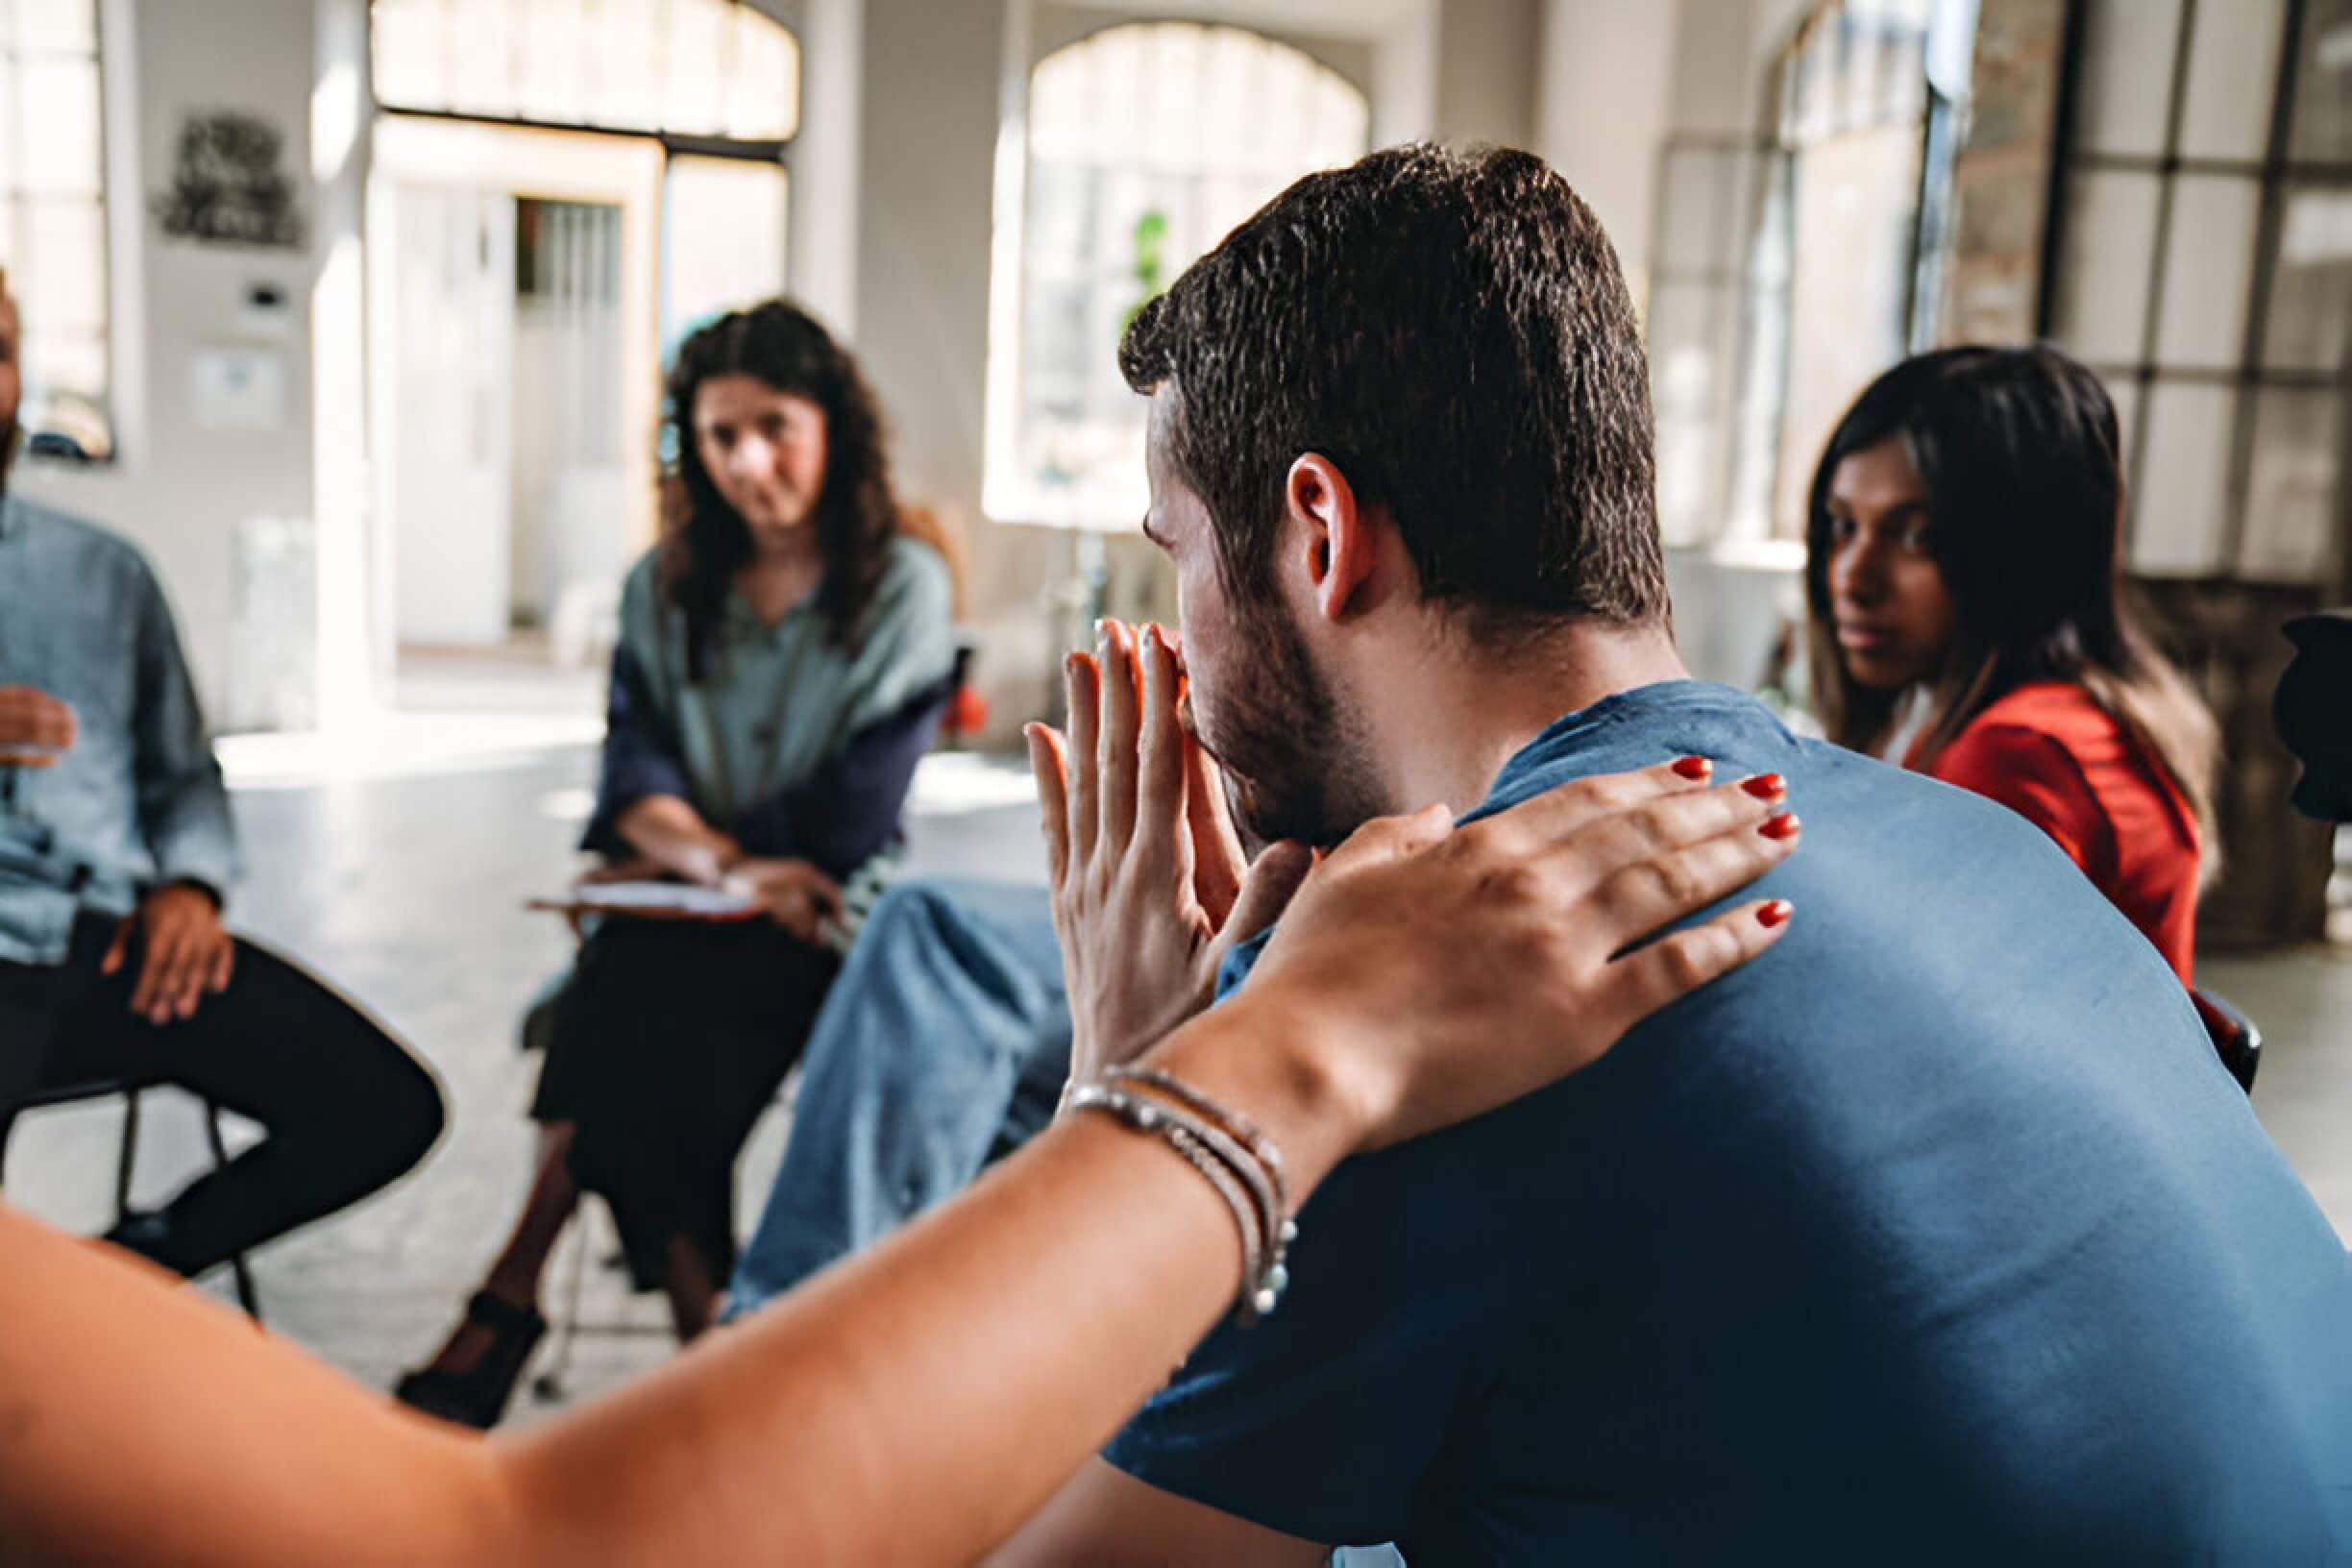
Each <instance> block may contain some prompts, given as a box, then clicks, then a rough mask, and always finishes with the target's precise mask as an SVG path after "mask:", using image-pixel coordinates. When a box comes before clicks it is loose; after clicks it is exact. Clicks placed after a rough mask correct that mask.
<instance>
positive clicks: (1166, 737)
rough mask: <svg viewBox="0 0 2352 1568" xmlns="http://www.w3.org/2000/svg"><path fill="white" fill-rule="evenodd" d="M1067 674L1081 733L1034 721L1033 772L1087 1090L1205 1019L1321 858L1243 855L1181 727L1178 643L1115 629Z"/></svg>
mask: <svg viewBox="0 0 2352 1568" xmlns="http://www.w3.org/2000/svg"><path fill="white" fill-rule="evenodd" d="M1065 674H1066V677H1067V681H1068V687H1069V713H1070V732H1069V734H1068V736H1067V737H1066V738H1065V737H1064V736H1063V735H1062V734H1060V733H1059V732H1057V731H1055V730H1052V729H1049V728H1047V727H1046V726H1044V725H1042V724H1032V725H1030V726H1029V730H1028V737H1029V762H1030V766H1031V768H1032V769H1033V770H1034V771H1035V772H1036V774H1037V781H1038V795H1039V800H1040V804H1041V807H1042V809H1043V812H1044V828H1045V844H1046V859H1047V863H1048V865H1049V867H1050V870H1051V872H1052V877H1053V911H1054V927H1055V930H1056V932H1057V933H1058V934H1059V935H1060V937H1061V939H1062V968H1063V977H1064V980H1065V982H1066V986H1067V988H1068V992H1069V1004H1070V1018H1071V1023H1072V1026H1073V1031H1074V1032H1073V1038H1072V1041H1071V1047H1070V1057H1071V1059H1070V1069H1071V1076H1072V1078H1073V1079H1077V1080H1081V1081H1083V1080H1086V1079H1089V1078H1091V1077H1093V1076H1095V1075H1096V1074H1097V1073H1099V1072H1100V1071H1101V1070H1102V1069H1103V1068H1104V1067H1107V1066H1116V1065H1118V1064H1121V1063H1124V1062H1128V1061H1132V1060H1133V1059H1134V1058H1135V1057H1136V1056H1137V1055H1139V1053H1141V1052H1142V1051H1143V1050H1144V1049H1145V1048H1146V1047H1147V1046H1149V1045H1151V1044H1152V1043H1153V1042H1154V1041H1157V1040H1159V1039H1160V1038H1161V1037H1162V1036H1164V1035H1165V1034H1167V1033H1168V1032H1169V1031H1170V1030H1173V1029H1175V1028H1176V1027H1177V1026H1178V1025H1180V1024H1182V1023H1183V1022H1185V1020H1186V1019H1188V1018H1190V1017H1193V1016H1194V1015H1195V1014H1197V1013H1199V1012H1200V1011H1201V1010H1202V1009H1204V1008H1206V1007H1207V1006H1208V1005H1209V1003H1210V1000H1211V999H1212V997H1213V994H1214V992H1215V987H1216V973H1217V967H1218V965H1219V964H1221V963H1222V962H1223V961H1224V957H1225V955H1226V953H1228V952H1229V951H1231V950H1232V948H1233V946H1234V943H1236V942H1237V941H1239V940H1241V939H1243V938H1246V937H1249V936H1251V935H1254V934H1255V933H1257V932H1259V931H1262V930H1263V929H1264V928H1265V927H1266V926H1267V925H1269V924H1271V923H1272V922H1273V920H1274V918H1275V917H1276V916H1277V915H1279V914H1281V913H1282V909H1283V906H1284V905H1285V904H1286V903H1287V902H1288V901H1289V898H1290V895H1291V894H1293V893H1294V892H1296V891H1297V889H1298V886H1299V883H1300V882H1301V881H1302V880H1303V879H1304V878H1305V876H1306V874H1307V872H1308V870H1309V868H1310V867H1311V865H1312V856H1311V854H1310V853H1309V851H1308V850H1307V849H1306V848H1305V847H1304V846H1302V845H1295V844H1280V845H1271V846H1269V847H1268V848H1267V849H1265V850H1264V852H1262V854H1260V855H1259V857H1258V859H1257V862H1256V863H1255V864H1254V865H1253V864H1250V863H1249V862H1247V861H1246V860H1245V859H1244V858H1243V856H1242V852H1241V845H1240V842H1239V839H1238V838H1237V835H1236V834H1235V832H1234V828H1233V823H1232V821H1231V819H1230V818H1229V816H1228V815H1227V811H1226V804H1225V793H1224V785H1223V781H1222V779H1221V778H1220V776H1219V774H1218V772H1217V769H1216V766H1215V764H1214V763H1213V761H1211V760H1210V758H1209V755H1208V753H1207V752H1206V751H1204V750H1203V749H1202V747H1201V745H1200V742H1199V741H1198V740H1196V739H1194V738H1193V737H1192V736H1191V735H1190V734H1189V733H1188V732H1187V730H1186V728H1185V725H1184V723H1183V720H1182V718H1181V717H1180V713H1179V702H1180V699H1181V697H1182V691H1181V687H1182V678H1183V677H1182V671H1181V669H1180V667H1179V665H1178V662H1177V657H1176V650H1175V649H1174V647H1173V646H1172V644H1171V642H1170V640H1169V638H1168V636H1167V634H1166V633H1165V632H1164V631H1162V630H1161V629H1160V628H1159V627H1157V626H1149V627H1145V628H1144V629H1143V630H1142V631H1141V632H1140V633H1138V632H1137V631H1136V630H1135V629H1134V628H1132V627H1129V626H1126V625H1120V624H1119V623H1117V622H1115V621H1106V622H1104V623H1103V624H1102V628H1101V639H1100V642H1099V644H1098V645H1097V650H1096V653H1095V654H1094V655H1092V656H1090V655H1087V654H1084V653H1074V654H1072V655H1070V657H1069V659H1068V660H1067V661H1066V665H1065Z"/></svg>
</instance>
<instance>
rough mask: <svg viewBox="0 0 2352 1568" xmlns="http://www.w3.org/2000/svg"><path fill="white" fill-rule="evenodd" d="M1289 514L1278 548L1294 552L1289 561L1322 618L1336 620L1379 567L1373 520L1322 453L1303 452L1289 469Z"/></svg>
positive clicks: (1286, 492)
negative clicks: (1284, 534)
mask: <svg viewBox="0 0 2352 1568" xmlns="http://www.w3.org/2000/svg"><path fill="white" fill-rule="evenodd" d="M1283 500H1284V502H1285V506H1286V510H1287V511H1288V512H1289V514H1290V516H1289V521H1290V527H1289V528H1288V529H1287V530H1286V533H1287V536H1286V538H1285V539H1284V541H1283V542H1282V544H1281V545H1279V546H1278V547H1277V549H1279V550H1282V551H1291V552H1294V553H1293V554H1292V558H1291V562H1286V563H1284V564H1285V565H1286V566H1288V565H1290V564H1292V562H1295V564H1296V565H1297V566H1298V567H1299V569H1300V570H1301V571H1302V572H1303V574H1304V575H1305V577H1306V581H1307V583H1308V586H1309V588H1310V590H1311V592H1312V594H1313V596H1314V604H1315V608H1316V610H1317V611H1318V612H1320V613H1321V614H1322V616H1323V617H1324V619H1326V620H1329V621H1336V620H1338V619H1340V618H1341V617H1342V616H1344V615H1346V614H1347V612H1348V609H1349V607H1350V605H1351V604H1352V603H1353V602H1354V601H1355V600H1356V598H1357V596H1358V595H1359V594H1360V592H1361V591H1362V590H1363V588H1364V586H1365V584H1366V583H1367V582H1368V581H1369V580H1370V579H1371V577H1372V575H1373V573H1374V571H1375V570H1376V569H1377V568H1378V565H1379V554H1380V551H1379V539H1378V537H1377V536H1376V530H1375V528H1374V526H1373V520H1372V519H1370V518H1368V517H1366V516H1365V515H1364V514H1363V512H1362V511H1361V510H1360V509H1359V507H1358V506H1357V504H1356V490H1355V487H1354V486H1353V485H1351V484H1349V483H1348V480H1347V476H1346V475H1344V474H1342V473H1340V472H1339V465H1338V464H1336V463H1335V462H1333V461H1332V460H1331V459H1330V458H1328V457H1326V456H1324V455H1323V454H1322V453H1314V452H1310V453H1302V454H1301V455H1300V456H1299V457H1298V458H1297V459H1296V460H1295V461H1293V462H1292V463H1291V465H1290V473H1289V475H1288V476H1287V477H1286V479H1285V481H1284V485H1283Z"/></svg>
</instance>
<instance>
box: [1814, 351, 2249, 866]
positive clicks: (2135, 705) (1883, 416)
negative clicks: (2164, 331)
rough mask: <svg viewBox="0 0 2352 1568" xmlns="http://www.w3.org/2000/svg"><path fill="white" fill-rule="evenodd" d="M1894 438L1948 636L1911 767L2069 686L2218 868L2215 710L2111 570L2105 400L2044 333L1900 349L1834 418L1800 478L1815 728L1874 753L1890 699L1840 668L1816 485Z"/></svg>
mask: <svg viewBox="0 0 2352 1568" xmlns="http://www.w3.org/2000/svg"><path fill="white" fill-rule="evenodd" d="M1890 438H1893V439H1899V440H1900V441H1901V442H1902V444H1903V451H1904V452H1905V453H1906V454H1908V456H1909V457H1910V459H1911V466H1912V468H1913V469H1914V470H1915V471H1917V473H1918V475H1919V479H1920V485H1921V487H1922V488H1923V490H1924V491H1925V492H1926V496H1927V550H1928V553H1929V555H1930V556H1931V557H1932V558H1933V559H1934V561H1935V564H1936V570H1937V571H1938V572H1939V573H1940V574H1942V576H1943V578H1944V587H1945V591H1946V592H1947V593H1948V594H1949V595H1950V596H1951V600H1952V608H1953V612H1954V630H1953V633H1952V640H1951V646H1950V649H1948V653H1947V656H1946V659H1945V662H1944V666H1943V668H1942V670H1941V671H1939V672H1937V673H1936V674H1931V675H1930V676H1928V677H1927V687H1928V700H1929V703H1930V707H1929V710H1928V716H1927V720H1926V727H1925V729H1924V730H1923V731H1922V738H1921V741H1920V743H1919V747H1918V750H1917V752H1916V756H1917V757H1918V759H1919V761H1920V763H1921V765H1922V766H1925V765H1926V764H1928V763H1930V762H1932V761H1933V760H1934V758H1935V756H1936V754H1937V753H1938V752H1940V751H1942V750H1943V749H1944V747H1947V746H1949V745H1950V744H1951V743H1952V741H1953V740H1954V739H1955V738H1956V737H1957V736H1958V735H1959V733H1960V732H1961V731H1962V730H1963V729H1965V728H1967V727H1968V725H1969V724H1970V723H1971V722H1972V721H1973V720H1974V719H1975V718H1976V716H1977V715H1978V714H1980V713H1982V712H1984V710H1985V709H1986V708H1987V707H1989V706H1991V705H1992V704H1993V703H1994V702H1996V701H1998V700H1999V699H2000V698H2003V697H2006V696H2007V695H2008V694H2009V693H2011V692H2013V691H2015V690H2017V688H2019V687H2020V686H2022V685H2025V684H2026V683H2028V682H2030V681H2040V680H2053V681H2066V682H2069V683H2071V684H2073V685H2076V686H2079V687H2081V688H2082V689H2083V690H2084V691H2085V692H2087V693H2088V694H2089V695H2090V697H2091V699H2092V700H2093V701H2094V702H2095V703H2097V704H2098V706H2099V707H2100V708H2101V709H2102V710H2104V711H2105V712H2106V713H2107V714H2108V716H2109V717H2111V718H2113V719H2114V720H2115V721H2116V723H2119V724H2120V725H2121V726H2122V728H2123V731H2124V733H2125V734H2126V735H2127V736H2128V737H2130V739H2131V741H2132V743H2133V744H2134V745H2135V746H2136V747H2139V749H2140V750H2141V752H2142V754H2143V755H2144V757H2145V758H2146V759H2147V760H2149V761H2150V762H2152V763H2154V764H2155V765H2156V766H2157V767H2159V768H2161V769H2163V771H2164V772H2166V773H2168V774H2169V775H2170V776H2171V779H2172V782H2173V783H2174V784H2175V785H2177V786H2178V787H2179V789H2180V792H2181V795H2182V796H2183V797H2184V798H2185V799H2186V800H2187V801H2188V802H2189V806H2190V809H2191V810H2192V811H2193V813H2194V814H2195V817H2196V825H2197V829H2198V836H2199V850H2200V855H2199V858H2200V860H2202V861H2203V862H2204V864H2205V866H2206V868H2207V870H2208V871H2209V873H2210V870H2212V869H2213V868H2214V867H2216V866H2217V864H2218V862H2219V853H2218V846H2219V840H2218V837H2217V833H2216V831H2215V825H2214V771H2215V767H2216V764H2217V757H2218V753H2219V735H2218V731H2217V727H2216V725H2215V723H2214V719H2213V715H2212V713H2211V712H2210V711H2208V710H2207V708H2206V706H2205V704H2204V702H2203V701H2202V700H2200V699H2199V698H2198V697H2197V695H2196V693H2195V692H2194V691H2193V690H2192V689H2191V687H2190V685H2189V682H2188V681H2187V680H2186V679H2185V678H2183V676H2182V675H2181V674H2180V672H2179V671H2177V670H2175V669H2174V668H2173V667H2172V665H2171V664H2170V662H2169V661H2168V660H2167V659H2166V658H2165V656H2164V655H2163V653H2161V652H2160V651H2158V649H2157V648H2156V644H2155V642H2154V640H2153V639H2151V638H2150V637H2149V636H2148V634H2147V633H2146V631H2145V630H2144V629H2143V628H2142V626H2141V625H2140V622H2139V618H2138V616H2137V615H2136V613H2135V611H2134V609H2133V606H2132V603H2131V596H2130V594H2129V591H2128V588H2127V586H2126V584H2125V582H2124V580H2123V565H2122V517H2123V478H2122V467H2121V463H2120V460H2119V454H2120V441H2119V437H2118V433H2117V426H2116V412H2115V404H2113V403H2112V402H2110V401H2109V399H2108V397H2107V389H2106V388H2105V387H2103V386H2101V385H2100V384H2099V380H2098V378H2097V377H2096V376H2094V375H2092V374H2091V372H2090V371H2088V370H2086V369H2084V368H2083V367H2082V366H2081V365H2079V364H2077V363H2075V361H2074V360H2072V359H2070V358H2069V357H2068V356H2067V355H2063V354H2061V353H2059V352H2058V351H2057V350H2056V349H2053V348H2049V347H2046V346H2043V345H2037V346H2034V347H2030V348H2017V349H1997V348H1984V347H1978V346H1973V345H1972V346H1966V347H1961V348H1953V349H1942V350H1938V351H1937V352H1935V353H1933V354H1923V355H1918V356H1916V357H1914V358H1910V359H1906V360H1904V361H1903V362H1902V363H1900V364H1899V365H1897V366H1896V367H1895V368H1894V369H1892V370H1890V371H1888V372H1887V373H1886V374H1884V375H1883V376H1880V377H1879V378H1878V379H1877V380H1874V381H1873V382H1872V383H1871V384H1870V385H1869V387H1867V388H1866V389H1865V390H1864V391H1863V393H1862V395H1861V397H1859V398H1857V399H1855V400H1854V404H1853V406H1852V407H1851V408H1850V409H1848V410H1847V412H1846V417H1845V418H1844V419H1843V420H1841V421H1840V422H1839V424H1838V428H1837V429H1836V431H1835V433H1833V434H1832V435H1831V436H1830V437H1829V445H1828V448H1827V450H1825V452H1824V453H1822V459H1821V466H1820V467H1819V468H1818V469H1816V470H1815V471H1814V474H1813V490H1812V496H1811V499H1810V501H1809V502H1808V504H1807V507H1806V513H1805V600H1806V603H1807V605H1808V607H1809V609H1810V611H1811V614H1810V617H1809V620H1810V627H1809V631H1810V641H1811V649H1812V672H1813V689H1814V696H1815V705H1816V707H1817V708H1818V710H1819V711H1820V714H1821V717H1822V720H1823V723H1825V726H1826V727H1827V729H1828V732H1829V738H1830V739H1831V740H1833V741H1836V742H1838V743H1839V744H1840V745H1842V746H1849V747H1854V748H1856V749H1858V750H1866V751H1875V750H1877V749H1878V748H1879V747H1882V746H1884V745H1885V743H1886V741H1887V739H1888V737H1889V735H1890V734H1891V732H1892V731H1893V729H1894V725H1895V722H1896V718H1897V714H1898V710H1899V704H1900V703H1901V701H1902V698H1903V697H1904V696H1905V694H1904V693H1902V692H1899V691H1876V690H1873V689H1871V688H1869V687H1866V686H1863V685H1861V684H1860V683H1859V682H1857V681H1855V680H1854V679H1853V678H1852V677H1851V676H1850V675H1849V674H1847V672H1846V666H1845V663H1844V661H1843V660H1842V659H1841V658H1840V657H1839V656H1838V648H1837V639H1836V635H1835V627H1834V625H1833V623H1832V619H1831V610H1830V599H1829V558H1830V556H1831V554H1832V553H1833V552H1834V551H1835V543H1834V538H1833V535H1832V532H1831V525H1830V520H1829V487H1830V481H1831V479H1832V478H1833V477H1834V476H1835V474H1836V472H1837V467H1838V464H1840V463H1842V462H1844V461H1845V460H1846V459H1847V458H1848V457H1850V456H1852V455H1853V454H1854V453H1859V452H1864V451H1867V450H1869V449H1870V448H1872V447H1874V446H1876V445H1878V444H1879V443H1880V442H1882V441H1885V440H1888V439H1890Z"/></svg>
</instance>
